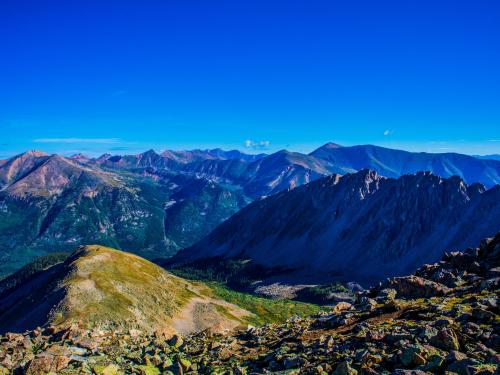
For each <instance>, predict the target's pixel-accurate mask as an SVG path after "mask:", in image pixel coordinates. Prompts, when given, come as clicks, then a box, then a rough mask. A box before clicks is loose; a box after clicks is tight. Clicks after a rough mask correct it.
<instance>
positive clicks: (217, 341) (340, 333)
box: [0, 233, 500, 375]
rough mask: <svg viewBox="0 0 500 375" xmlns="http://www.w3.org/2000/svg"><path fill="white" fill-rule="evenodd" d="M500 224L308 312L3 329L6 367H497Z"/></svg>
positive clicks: (299, 370)
mask: <svg viewBox="0 0 500 375" xmlns="http://www.w3.org/2000/svg"><path fill="white" fill-rule="evenodd" d="M499 283H500V233H499V234H497V236H496V237H495V238H490V239H487V240H484V241H483V242H482V243H481V246H480V247H478V248H469V249H467V250H465V251H463V252H451V253H446V254H445V255H444V256H443V258H442V259H441V260H440V261H439V262H437V263H434V264H429V265H425V266H423V267H421V268H420V269H419V270H417V271H416V272H415V273H414V274H413V275H410V276H405V277H397V278H391V279H387V280H386V281H384V282H382V283H380V284H379V285H377V286H375V287H373V288H371V289H369V290H366V291H362V292H358V293H357V295H356V300H355V301H354V303H352V304H351V303H347V302H340V303H337V304H335V305H333V306H329V307H327V308H325V310H324V311H322V312H321V313H319V314H317V315H314V316H310V317H308V318H299V317H292V318H290V319H288V321H287V322H285V323H283V324H268V325H264V326H260V327H253V326H249V327H248V328H246V329H242V330H239V331H238V330H237V331H233V332H232V333H225V334H221V333H220V332H214V331H213V330H211V329H208V330H204V331H202V332H200V333H197V334H193V335H187V336H184V337H181V336H178V335H173V336H170V335H168V334H159V333H157V334H146V333H141V332H139V331H136V330H133V329H131V330H129V331H115V332H113V331H104V330H86V329H81V328H76V327H73V328H71V327H68V328H66V329H62V330H57V329H55V328H54V327H51V326H47V327H42V328H37V329H34V330H31V331H27V332H25V333H23V334H13V333H7V334H5V335H4V336H2V337H1V338H0V374H10V373H16V374H17V373H19V374H23V373H24V374H41V373H44V374H47V373H57V374H103V375H110V374H266V373H268V374H270V373H274V374H336V375H340V374H342V375H355V374H394V375H398V374H401V375H403V374H408V375H410V374H415V375H419V374H448V375H452V374H464V375H465V374H475V375H479V374H484V375H487V374H498V371H499V362H500V356H499V354H498V351H499V350H500V332H499V325H500V316H499V309H498V291H499Z"/></svg>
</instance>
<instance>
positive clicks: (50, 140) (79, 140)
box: [33, 138, 120, 144]
mask: <svg viewBox="0 0 500 375" xmlns="http://www.w3.org/2000/svg"><path fill="white" fill-rule="evenodd" d="M33 142H35V143H105V144H112V143H119V142H120V139H119V138H37V139H34V140H33Z"/></svg>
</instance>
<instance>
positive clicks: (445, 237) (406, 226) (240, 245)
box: [171, 170, 500, 295]
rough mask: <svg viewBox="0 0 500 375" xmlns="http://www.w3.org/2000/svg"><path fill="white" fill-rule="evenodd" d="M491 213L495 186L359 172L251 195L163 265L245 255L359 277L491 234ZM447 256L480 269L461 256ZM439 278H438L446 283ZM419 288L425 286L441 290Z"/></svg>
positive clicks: (495, 207) (495, 218) (370, 277)
mask: <svg viewBox="0 0 500 375" xmlns="http://www.w3.org/2000/svg"><path fill="white" fill-rule="evenodd" d="M499 218H500V186H499V187H496V188H492V189H490V190H486V189H485V188H484V187H483V186H480V185H478V184H475V185H470V186H469V185H467V184H465V183H464V181H463V180H461V179H460V178H458V177H451V178H449V179H443V178H441V177H438V176H435V175H433V174H430V173H417V174H416V175H405V176H403V177H400V178H398V179H391V178H385V177H381V176H380V175H378V174H377V173H376V172H374V171H369V170H363V171H360V172H358V173H355V174H349V175H344V176H340V175H332V176H329V177H326V178H323V179H320V180H317V181H315V182H312V183H310V184H308V185H305V186H301V187H299V188H296V189H293V190H291V191H285V192H281V193H279V194H276V195H273V196H270V197H268V198H266V199H262V200H259V201H256V202H254V203H252V204H251V205H249V206H247V207H245V208H244V209H242V210H241V211H240V212H238V213H237V214H236V215H234V216H233V217H231V218H230V219H229V220H227V221H226V222H224V223H223V224H221V225H220V226H219V227H218V228H217V229H215V230H214V231H213V232H212V233H211V234H210V235H209V236H207V237H205V238H204V239H203V240H201V241H200V242H199V243H197V244H195V245H194V246H192V247H191V248H188V249H184V250H183V251H181V253H179V254H178V255H177V256H176V257H175V258H174V259H173V260H172V262H171V263H174V264H175V263H177V264H183V263H184V264H185V263H193V262H195V261H196V260H200V259H207V258H208V259H210V258H212V259H216V258H217V259H250V260H252V261H253V262H254V263H256V264H258V265H261V266H264V267H267V268H268V269H272V268H281V269H287V270H290V273H291V274H295V275H296V276H297V277H296V278H297V280H300V276H303V277H304V279H305V278H308V279H311V278H312V279H314V278H315V277H316V278H317V279H318V280H325V279H328V278H331V277H332V276H334V277H337V278H340V279H345V280H347V281H356V282H360V283H364V284H365V285H367V284H370V283H371V282H376V281H380V280H382V279H384V278H386V277H392V276H399V275H404V274H407V273H408V272H410V271H411V270H413V269H415V268H417V267H418V266H420V265H422V264H424V263H433V262H435V261H436V260H438V259H439V258H440V257H441V256H442V255H443V252H444V251H445V250H446V249H450V248H451V249H454V248H460V247H461V246H471V245H473V244H475V243H477V242H479V241H480V240H481V239H482V238H484V237H487V236H491V235H493V234H494V233H496V231H497V230H498V227H499V225H500V222H499ZM497 251H498V250H497ZM453 262H456V263H457V264H456V266H457V267H459V268H460V269H462V268H463V269H464V270H466V271H467V272H477V271H478V270H477V269H476V268H477V267H478V265H477V264H474V262H471V260H470V256H469V255H468V254H465V255H461V256H460V257H454V258H453ZM453 276H455V275H451V276H450V277H451V279H453V280H455V278H454V277H453ZM445 279H446V275H442V280H441V281H436V282H438V283H442V284H443V285H444V286H447V285H448V284H446V280H445ZM320 282H321V281H320ZM402 282H403V281H399V283H402ZM412 283H413V284H415V288H418V281H417V280H414V279H411V280H407V282H406V284H405V285H410V284H412ZM421 286H424V285H421ZM425 287H426V288H427V293H429V294H432V293H442V292H444V291H445V288H443V287H439V286H435V285H426V286H425ZM438 289H439V291H438ZM424 295H426V294H425V293H424Z"/></svg>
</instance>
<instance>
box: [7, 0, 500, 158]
mask: <svg viewBox="0 0 500 375" xmlns="http://www.w3.org/2000/svg"><path fill="white" fill-rule="evenodd" d="M327 141H334V142H337V143H340V144H344V145H353V144H366V143H372V144H378V145H383V146H389V147H396V148H403V149H409V150H420V151H431V152H447V151H458V152H463V153H474V154H476V153H478V154H490V153H500V1H498V0H474V1H470V0H467V1H461V0H452V1H446V0H439V1H436V0H431V1H427V0H418V1H406V0H397V1H384V0H380V1H373V0H366V1H356V0H354V1H334V0H324V1H314V0H304V1H292V0H288V1H273V0H264V1H260V0H252V1H244V0H228V1H217V0H212V1H206V0H203V1H191V0H179V1H167V0H162V1H148V0H144V1H124V0H120V1H107V0H99V1H98V0H95V1H94V0H85V1H78V0H71V1H67V0H64V1H57V0H53V1H39V0H33V1H24V0H16V1H1V2H0V158H1V157H6V156H9V155H12V154H14V153H17V152H20V151H22V150H26V149H42V150H45V151H49V152H60V153H63V154H68V153H72V152H77V151H82V152H84V153H89V154H95V153H100V152H104V151H111V152H112V153H135V152H139V151H143V150H146V149H149V148H154V149H157V150H161V149H164V148H173V149H182V148H211V147H222V148H238V149H241V150H245V149H246V150H248V151H250V152H260V151H261V150H265V151H266V152H272V151H275V150H278V149H281V148H288V149H292V150H298V151H310V150H312V149H314V148H316V147H318V146H320V145H322V144H323V143H325V142H327Z"/></svg>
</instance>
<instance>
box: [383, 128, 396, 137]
mask: <svg viewBox="0 0 500 375" xmlns="http://www.w3.org/2000/svg"><path fill="white" fill-rule="evenodd" d="M392 133H394V131H392V130H390V129H386V130H385V131H384V136H385V137H388V136H389V135H392Z"/></svg>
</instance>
